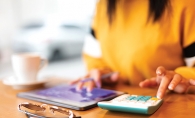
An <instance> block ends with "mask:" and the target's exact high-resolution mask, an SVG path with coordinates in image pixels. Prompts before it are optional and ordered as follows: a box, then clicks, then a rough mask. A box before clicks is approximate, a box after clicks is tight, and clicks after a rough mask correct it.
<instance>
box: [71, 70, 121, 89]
mask: <svg viewBox="0 0 195 118" xmlns="http://www.w3.org/2000/svg"><path fill="white" fill-rule="evenodd" d="M105 74H106V73H103V72H102V71H100V70H99V69H94V70H91V71H90V72H89V73H87V74H86V75H85V76H84V77H81V78H79V79H77V80H74V81H72V82H71V84H77V88H76V89H77V90H78V91H79V90H81V89H82V87H83V86H84V85H85V86H86V87H87V91H88V92H90V91H92V90H93V88H94V87H98V88H100V87H101V86H102V83H103V84H104V83H105V84H113V83H116V82H117V80H118V78H119V74H118V73H112V74H111V75H110V76H106V78H104V79H101V78H102V77H103V75H105ZM104 77H105V76H104ZM87 78H93V80H92V81H88V82H82V80H85V79H87Z"/></svg>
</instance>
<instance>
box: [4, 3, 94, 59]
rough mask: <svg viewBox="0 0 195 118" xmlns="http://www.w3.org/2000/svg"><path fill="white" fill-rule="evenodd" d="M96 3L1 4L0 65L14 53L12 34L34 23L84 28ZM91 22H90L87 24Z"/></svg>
mask: <svg viewBox="0 0 195 118" xmlns="http://www.w3.org/2000/svg"><path fill="white" fill-rule="evenodd" d="M95 3H96V0H0V62H1V61H2V58H3V60H4V61H6V60H8V59H7V58H9V57H7V56H9V55H10V54H11V52H12V50H11V43H12V39H13V34H15V32H16V31H17V30H18V29H19V28H20V27H21V26H22V25H24V24H27V23H30V22H32V21H52V22H53V21H62V22H67V23H80V24H84V23H86V22H90V21H89V20H88V19H89V18H91V17H92V16H93V12H94V8H95ZM87 20H88V21H87Z"/></svg>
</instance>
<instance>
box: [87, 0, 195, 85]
mask: <svg viewBox="0 0 195 118" xmlns="http://www.w3.org/2000/svg"><path fill="white" fill-rule="evenodd" d="M148 4H149V0H119V1H118V4H117V7H116V12H115V16H114V18H113V21H112V24H111V25H109V22H108V17H107V11H106V0H100V1H99V2H98V4H97V9H96V15H95V17H94V21H93V25H92V28H93V29H94V31H95V35H96V39H97V40H98V41H99V43H100V46H101V52H102V56H101V58H94V57H91V56H89V55H86V54H84V60H85V62H86V65H87V68H88V70H91V69H94V68H99V69H110V70H112V71H116V72H119V73H120V75H121V78H123V79H127V80H128V81H129V82H130V83H131V84H138V83H139V82H140V81H142V80H144V79H148V78H151V77H153V76H155V75H156V74H155V71H156V68H157V67H158V66H164V67H165V68H166V69H169V70H175V71H176V72H178V73H180V74H182V75H183V76H184V77H186V78H195V70H194V69H193V68H189V67H185V62H184V57H183V49H184V48H185V47H187V46H189V45H191V44H192V43H194V42H195V7H194V5H195V0H170V5H171V7H169V8H167V9H166V10H165V12H163V15H162V17H161V19H160V20H158V21H157V22H153V18H151V19H149V20H148V12H149V11H148V9H149V8H148V7H149V5H148ZM194 51H195V50H194ZM194 56H195V55H194Z"/></svg>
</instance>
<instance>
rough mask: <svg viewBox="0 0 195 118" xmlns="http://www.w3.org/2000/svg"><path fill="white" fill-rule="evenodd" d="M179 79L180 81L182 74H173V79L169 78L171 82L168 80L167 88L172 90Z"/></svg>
mask: <svg viewBox="0 0 195 118" xmlns="http://www.w3.org/2000/svg"><path fill="white" fill-rule="evenodd" d="M181 81H182V76H181V75H179V74H175V75H174V76H173V79H172V80H171V82H170V84H169V86H168V88H169V89H170V90H174V89H175V87H176V86H177V85H178V84H179V83H180V82H181Z"/></svg>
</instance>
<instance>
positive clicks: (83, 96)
mask: <svg viewBox="0 0 195 118" xmlns="http://www.w3.org/2000/svg"><path fill="white" fill-rule="evenodd" d="M124 93H125V92H121V91H115V90H108V89H102V88H94V89H93V90H92V91H91V92H90V93H89V92H87V90H86V88H83V89H81V90H80V91H77V90H76V86H72V85H68V84H61V85H57V86H54V87H51V88H45V89H39V90H33V91H28V92H20V93H18V94H17V96H18V97H21V98H26V99H30V100H35V101H39V102H42V103H47V104H51V105H56V106H61V107H65V108H70V109H74V110H87V109H90V108H93V107H95V106H97V103H98V102H99V101H103V100H110V99H113V98H115V97H117V96H119V95H122V94H124Z"/></svg>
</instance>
